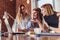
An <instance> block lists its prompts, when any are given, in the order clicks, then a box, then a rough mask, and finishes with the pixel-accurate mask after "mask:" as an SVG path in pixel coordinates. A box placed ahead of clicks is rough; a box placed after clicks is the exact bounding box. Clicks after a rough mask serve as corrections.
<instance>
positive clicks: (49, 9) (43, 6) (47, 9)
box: [41, 4, 54, 16]
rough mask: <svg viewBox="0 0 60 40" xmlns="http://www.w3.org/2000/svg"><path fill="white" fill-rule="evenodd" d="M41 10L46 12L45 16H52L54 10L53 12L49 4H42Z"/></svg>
mask: <svg viewBox="0 0 60 40" xmlns="http://www.w3.org/2000/svg"><path fill="white" fill-rule="evenodd" d="M41 8H45V9H46V11H47V13H46V15H47V16H49V15H52V14H54V10H53V7H52V5H51V4H44V5H42V6H41Z"/></svg>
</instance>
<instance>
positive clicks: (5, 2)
mask: <svg viewBox="0 0 60 40" xmlns="http://www.w3.org/2000/svg"><path fill="white" fill-rule="evenodd" d="M15 3H16V2H15V0H13V1H10V0H0V19H1V20H2V27H1V29H2V31H7V28H6V25H5V23H4V19H3V15H4V11H7V12H8V13H9V14H10V15H11V16H13V17H14V18H15V15H16V4H15ZM8 20H9V23H10V25H11V26H12V24H13V19H12V18H11V17H9V19H8Z"/></svg>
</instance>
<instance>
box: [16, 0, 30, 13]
mask: <svg viewBox="0 0 60 40" xmlns="http://www.w3.org/2000/svg"><path fill="white" fill-rule="evenodd" d="M26 1H27V0H16V12H17V11H18V7H19V5H21V4H24V5H25V6H26V9H27V11H28V13H29V14H30V13H31V0H29V1H30V3H29V4H27V2H26Z"/></svg>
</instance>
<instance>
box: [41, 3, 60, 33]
mask: <svg viewBox="0 0 60 40" xmlns="http://www.w3.org/2000/svg"><path fill="white" fill-rule="evenodd" d="M41 12H42V14H43V18H44V23H45V25H46V26H47V27H48V29H50V31H51V30H52V31H54V32H59V33H60V26H59V24H60V20H59V15H60V13H59V12H56V11H54V9H53V7H52V5H51V4H44V5H42V6H41Z"/></svg>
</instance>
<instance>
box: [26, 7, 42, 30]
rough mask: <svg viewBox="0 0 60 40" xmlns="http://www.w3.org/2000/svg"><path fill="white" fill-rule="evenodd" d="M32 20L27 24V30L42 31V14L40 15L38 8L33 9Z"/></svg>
mask: <svg viewBox="0 0 60 40" xmlns="http://www.w3.org/2000/svg"><path fill="white" fill-rule="evenodd" d="M32 14H33V15H32V19H31V21H30V22H29V23H28V25H27V26H28V27H30V28H29V29H34V28H40V30H41V31H42V30H43V26H42V24H43V23H42V14H41V10H40V8H35V9H33V13H32Z"/></svg>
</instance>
